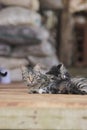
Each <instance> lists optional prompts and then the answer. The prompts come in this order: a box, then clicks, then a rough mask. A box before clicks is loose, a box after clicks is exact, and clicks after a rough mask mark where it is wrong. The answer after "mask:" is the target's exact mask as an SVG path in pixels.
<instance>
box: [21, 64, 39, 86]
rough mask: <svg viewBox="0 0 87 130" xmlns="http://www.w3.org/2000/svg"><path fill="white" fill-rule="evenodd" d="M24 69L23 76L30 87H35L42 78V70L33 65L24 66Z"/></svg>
mask: <svg viewBox="0 0 87 130" xmlns="http://www.w3.org/2000/svg"><path fill="white" fill-rule="evenodd" d="M21 70H22V78H23V81H24V82H25V83H26V85H27V86H29V87H34V86H35V85H37V84H38V83H39V80H40V71H39V70H38V69H36V68H35V67H32V66H30V65H29V66H26V67H25V66H23V67H22V68H21Z"/></svg>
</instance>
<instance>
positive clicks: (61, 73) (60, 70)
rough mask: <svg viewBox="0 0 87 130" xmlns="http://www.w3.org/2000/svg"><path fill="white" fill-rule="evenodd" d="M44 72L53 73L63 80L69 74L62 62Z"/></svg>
mask: <svg viewBox="0 0 87 130" xmlns="http://www.w3.org/2000/svg"><path fill="white" fill-rule="evenodd" d="M46 74H49V75H54V76H56V77H59V78H61V79H63V80H66V79H69V78H70V77H71V76H70V74H69V72H68V71H67V69H66V68H65V67H64V65H63V64H59V65H57V66H53V67H52V68H51V69H50V70H49V71H48V72H47V73H46Z"/></svg>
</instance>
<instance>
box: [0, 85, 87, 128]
mask: <svg viewBox="0 0 87 130" xmlns="http://www.w3.org/2000/svg"><path fill="white" fill-rule="evenodd" d="M17 90H18V91H17ZM86 128H87V96H84V95H83V96H81V95H52V94H49V95H47V94H45V95H44V94H43V95H40V94H39V95H38V94H28V91H27V88H26V86H25V85H23V84H22V83H16V84H11V85H0V129H21V130H22V129H27V130H32V129H33V130H60V129H61V130H70V129H73V130H77V129H79V130H86Z"/></svg>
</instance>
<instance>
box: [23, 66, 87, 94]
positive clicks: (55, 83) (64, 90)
mask: <svg viewBox="0 0 87 130" xmlns="http://www.w3.org/2000/svg"><path fill="white" fill-rule="evenodd" d="M22 77H23V81H24V82H25V83H26V85H27V86H28V88H29V93H40V94H42V93H50V94H87V79H86V78H79V77H75V78H73V77H72V76H71V75H70V74H69V72H68V71H67V69H66V68H65V67H64V65H63V64H59V65H58V66H53V67H52V68H51V69H50V70H49V71H48V72H47V73H45V74H43V73H42V71H41V70H40V69H37V67H31V66H29V67H22Z"/></svg>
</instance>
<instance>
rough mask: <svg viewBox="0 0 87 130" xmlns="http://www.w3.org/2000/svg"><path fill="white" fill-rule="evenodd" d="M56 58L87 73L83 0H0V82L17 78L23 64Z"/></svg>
mask: <svg viewBox="0 0 87 130" xmlns="http://www.w3.org/2000/svg"><path fill="white" fill-rule="evenodd" d="M60 62H62V63H64V65H65V66H66V67H67V68H68V69H69V71H70V72H71V73H72V74H73V75H82V76H85V77H87V0H15V1H14V0H0V69H1V70H4V71H5V70H6V71H8V77H6V79H4V80H2V79H0V80H1V83H9V82H17V81H21V80H22V77H21V70H20V67H21V66H23V65H29V64H32V65H36V64H37V63H40V65H41V67H42V69H44V70H46V69H48V68H50V67H51V66H53V65H57V64H58V63H60Z"/></svg>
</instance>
